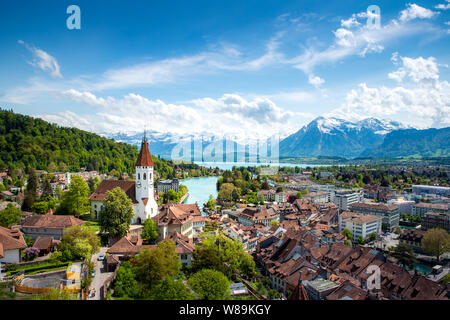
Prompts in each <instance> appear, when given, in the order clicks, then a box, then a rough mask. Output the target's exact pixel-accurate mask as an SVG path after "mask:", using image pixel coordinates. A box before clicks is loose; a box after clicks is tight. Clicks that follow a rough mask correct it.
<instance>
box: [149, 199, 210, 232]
mask: <svg viewBox="0 0 450 320" xmlns="http://www.w3.org/2000/svg"><path fill="white" fill-rule="evenodd" d="M197 211H198V206H197V205H195V204H194V205H188V204H174V203H170V204H167V205H164V206H163V207H162V208H161V211H160V213H159V214H158V215H156V216H155V217H154V218H153V220H154V221H155V222H156V224H157V226H158V228H159V236H158V240H162V239H165V238H167V237H170V236H171V235H173V234H175V233H176V232H178V233H179V234H181V235H183V236H187V237H189V238H192V237H193V236H194V230H193V228H194V216H199V215H200V216H201V213H200V212H197Z"/></svg>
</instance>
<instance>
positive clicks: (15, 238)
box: [0, 227, 27, 263]
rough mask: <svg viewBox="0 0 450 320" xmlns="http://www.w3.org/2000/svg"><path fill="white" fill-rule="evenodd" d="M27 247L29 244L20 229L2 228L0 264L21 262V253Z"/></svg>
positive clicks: (0, 235)
mask: <svg viewBox="0 0 450 320" xmlns="http://www.w3.org/2000/svg"><path fill="white" fill-rule="evenodd" d="M26 247H27V243H26V242H25V239H24V238H23V235H22V232H20V230H19V229H18V228H13V229H7V228H4V227H0V263H1V262H3V263H19V262H21V252H22V250H23V249H25V248H26Z"/></svg>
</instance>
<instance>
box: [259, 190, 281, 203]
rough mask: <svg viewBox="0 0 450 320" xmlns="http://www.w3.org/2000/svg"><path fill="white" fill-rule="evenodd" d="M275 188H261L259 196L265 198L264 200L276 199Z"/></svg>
mask: <svg viewBox="0 0 450 320" xmlns="http://www.w3.org/2000/svg"><path fill="white" fill-rule="evenodd" d="M275 194H276V192H275V190H273V189H270V190H259V191H258V193H257V196H258V198H259V197H262V198H264V201H269V202H271V201H275Z"/></svg>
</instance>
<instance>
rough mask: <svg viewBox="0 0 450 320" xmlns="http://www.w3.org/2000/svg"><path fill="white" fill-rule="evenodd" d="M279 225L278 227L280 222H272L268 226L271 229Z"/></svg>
mask: <svg viewBox="0 0 450 320" xmlns="http://www.w3.org/2000/svg"><path fill="white" fill-rule="evenodd" d="M279 225H280V222H279V221H278V220H272V221H270V226H271V227H273V226H276V227H278V226H279Z"/></svg>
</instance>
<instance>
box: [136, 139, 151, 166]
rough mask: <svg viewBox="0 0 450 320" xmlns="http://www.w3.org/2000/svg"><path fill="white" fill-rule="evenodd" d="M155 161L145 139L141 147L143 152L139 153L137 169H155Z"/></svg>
mask: <svg viewBox="0 0 450 320" xmlns="http://www.w3.org/2000/svg"><path fill="white" fill-rule="evenodd" d="M153 166H154V164H153V159H152V155H151V154H150V150H149V149H148V142H147V139H144V140H143V141H142V145H141V151H140V152H139V155H138V158H137V161H136V167H153Z"/></svg>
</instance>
